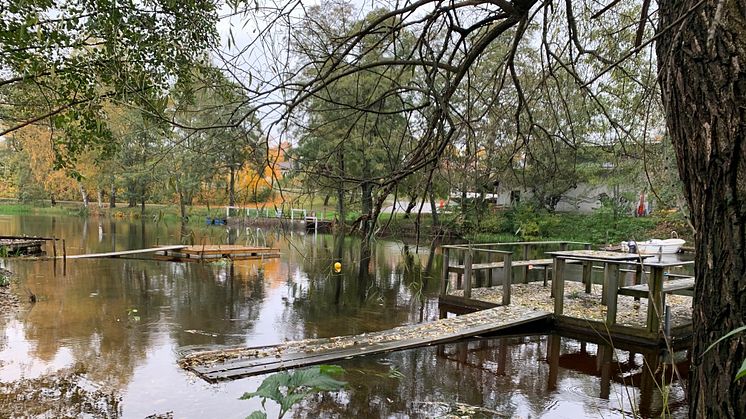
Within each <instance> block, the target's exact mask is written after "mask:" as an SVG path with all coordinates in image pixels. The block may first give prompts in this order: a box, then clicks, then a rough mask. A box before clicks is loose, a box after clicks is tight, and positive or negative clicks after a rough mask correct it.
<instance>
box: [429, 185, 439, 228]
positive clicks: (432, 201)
mask: <svg viewBox="0 0 746 419" xmlns="http://www.w3.org/2000/svg"><path fill="white" fill-rule="evenodd" d="M429 195H430V209H431V211H432V213H431V215H432V217H433V226H432V227H433V232H435V231H437V230H438V229H440V227H439V225H440V220H439V219H438V207H437V205H435V191H434V190H433V188H432V186H431V187H430V191H429Z"/></svg>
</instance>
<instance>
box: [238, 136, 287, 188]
mask: <svg viewBox="0 0 746 419" xmlns="http://www.w3.org/2000/svg"><path fill="white" fill-rule="evenodd" d="M284 161H285V152H284V151H283V146H282V145H280V146H277V148H272V149H270V150H269V152H268V155H267V161H265V165H264V169H263V170H262V173H261V174H260V173H258V172H257V171H256V170H255V169H254V168H253V167H248V166H245V167H244V168H243V169H241V170H240V171H239V172H238V173H237V176H236V195H237V197H238V201H239V202H242V201H248V200H250V199H251V198H252V197H254V196H258V195H261V194H262V192H263V191H265V190H267V189H270V190H273V189H274V188H275V186H276V184H277V182H278V181H279V180H280V179H282V172H281V171H280V163H282V162H284Z"/></svg>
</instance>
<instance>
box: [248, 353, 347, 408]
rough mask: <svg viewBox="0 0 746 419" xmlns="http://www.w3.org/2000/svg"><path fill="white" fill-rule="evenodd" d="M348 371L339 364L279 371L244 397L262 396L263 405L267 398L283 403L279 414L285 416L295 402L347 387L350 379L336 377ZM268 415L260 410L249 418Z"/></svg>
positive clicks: (279, 403)
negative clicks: (343, 379)
mask: <svg viewBox="0 0 746 419" xmlns="http://www.w3.org/2000/svg"><path fill="white" fill-rule="evenodd" d="M344 372H345V370H344V369H343V368H342V367H340V366H337V365H317V366H313V367H309V368H303V369H299V370H295V371H292V372H289V371H283V372H279V373H277V374H272V375H270V376H269V377H267V378H265V379H264V381H262V384H260V385H259V388H257V389H256V391H254V392H251V393H244V394H243V396H241V397H240V399H241V400H248V399H252V398H254V397H259V398H261V399H262V408H265V407H264V404H265V403H266V402H267V400H272V401H274V402H275V403H277V404H278V405H280V414H279V415H278V416H277V417H278V418H282V417H283V416H284V415H285V414H286V413H287V412H288V411H289V410H290V409H291V408H292V407H293V406H294V405H296V404H297V403H300V402H301V401H303V400H304V399H305V398H307V397H308V396H310V395H312V394H315V393H318V392H320V391H336V390H340V389H342V388H344V387H345V385H347V383H346V382H344V381H339V380H337V379H335V378H334V376H336V375H340V374H343V373H344ZM265 410H266V409H265ZM266 418H267V413H266V412H262V411H259V410H256V411H254V412H252V413H251V415H249V416H248V417H247V419H266Z"/></svg>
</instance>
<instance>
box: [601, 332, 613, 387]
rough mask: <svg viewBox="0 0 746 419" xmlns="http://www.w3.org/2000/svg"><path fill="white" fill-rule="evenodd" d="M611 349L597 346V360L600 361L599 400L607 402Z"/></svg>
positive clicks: (609, 383) (609, 385) (609, 384)
mask: <svg viewBox="0 0 746 419" xmlns="http://www.w3.org/2000/svg"><path fill="white" fill-rule="evenodd" d="M612 352H613V349H612V348H611V347H609V346H606V345H599V346H598V358H599V360H600V361H601V392H600V394H599V396H598V397H599V398H601V399H604V400H609V395H610V394H611V362H612V356H611V355H612Z"/></svg>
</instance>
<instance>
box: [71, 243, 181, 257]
mask: <svg viewBox="0 0 746 419" xmlns="http://www.w3.org/2000/svg"><path fill="white" fill-rule="evenodd" d="M187 247H188V246H161V247H151V248H149V249H134V250H122V251H119V252H107V253H88V254H83V255H70V256H67V258H68V259H99V258H117V257H120V256H127V255H140V254H145V253H156V252H162V251H163V252H165V251H170V250H179V249H185V248H187ZM62 257H63V256H58V258H62Z"/></svg>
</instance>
